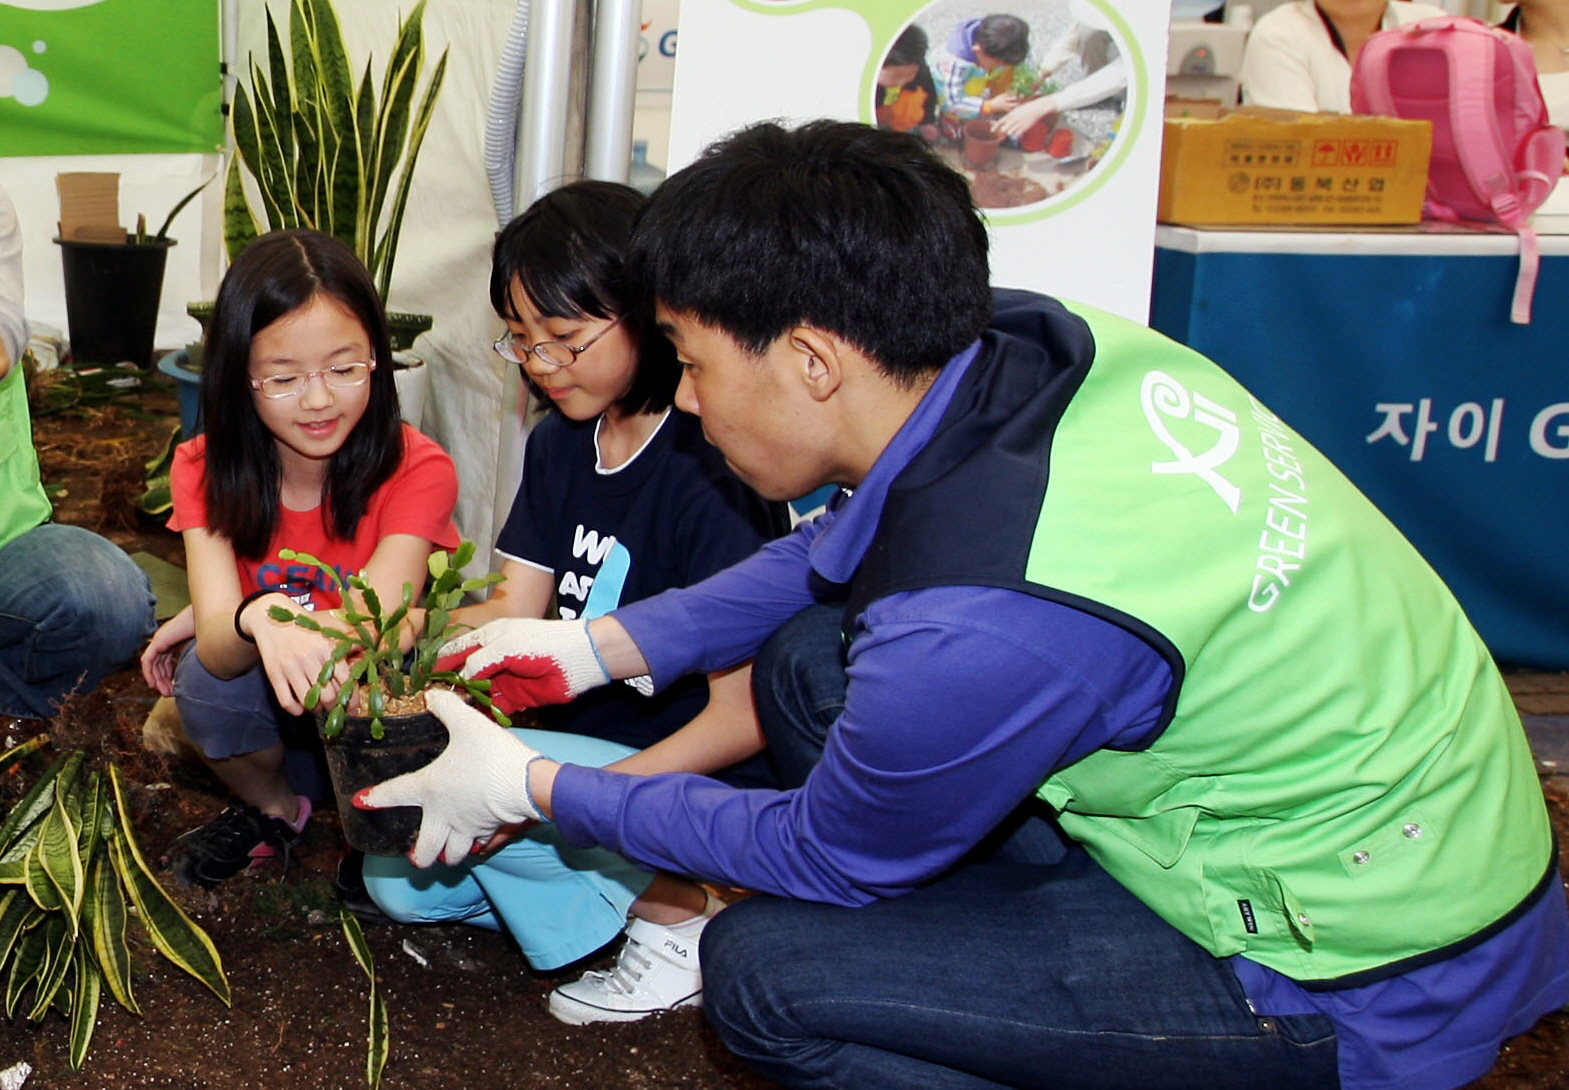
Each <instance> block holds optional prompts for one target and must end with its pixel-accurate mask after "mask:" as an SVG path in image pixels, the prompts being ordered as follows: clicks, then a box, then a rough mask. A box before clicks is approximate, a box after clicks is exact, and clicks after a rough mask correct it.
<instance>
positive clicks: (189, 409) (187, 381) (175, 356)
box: [158, 348, 202, 439]
mask: <svg viewBox="0 0 1569 1090" xmlns="http://www.w3.org/2000/svg"><path fill="white" fill-rule="evenodd" d="M158 370H160V371H162V372H163V373H164V374H166V375H168V376H169V377H170V378H172V379H174V381H175V389H176V390H178V391H179V394H180V437H181V438H182V439H190V438H191V437H193V436H195V435H197V434H199V432H200V424H201V421H200V419H199V418H200V416H201V407H202V406H201V399H200V397H198V393H197V392H198V390H199V388H200V383H201V381H202V373H201V371H200V370H199V369H197V368H193V367H191V365H190V354H189V353H187V352H186V351H185V349H183V348H182V349H180V350H179V351H178V352H170V353H168V354H166V355H165V356H164V357H163V358H162V359H161V360H159V361H158Z"/></svg>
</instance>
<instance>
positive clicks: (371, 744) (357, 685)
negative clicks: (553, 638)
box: [268, 541, 510, 855]
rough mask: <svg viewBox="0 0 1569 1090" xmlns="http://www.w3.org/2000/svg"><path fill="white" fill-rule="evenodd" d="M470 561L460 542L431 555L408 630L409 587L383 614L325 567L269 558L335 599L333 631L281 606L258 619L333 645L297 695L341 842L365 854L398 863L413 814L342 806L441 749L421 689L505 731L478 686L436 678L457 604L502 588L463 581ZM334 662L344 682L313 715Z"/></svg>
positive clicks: (484, 579)
mask: <svg viewBox="0 0 1569 1090" xmlns="http://www.w3.org/2000/svg"><path fill="white" fill-rule="evenodd" d="M474 551H475V546H474V543H473V542H471V541H465V542H464V543H463V544H462V545H460V546H459V547H458V549H457V550H456V552H454V553H453V554H452V555H450V556H449V555H448V554H447V553H445V552H440V551H438V552H433V553H431V554H430V560H429V569H430V576H431V583H430V589H429V590H428V591H427V592H426V594H425V598H424V603H423V612H424V618H423V621H421V622H418V623H416V622H415V621H413V620H412V617H413V613H414V611H415V605H414V587H413V585H412V584H409V583H405V584H403V593H402V595H401V597H400V600H399V601H398V603H397V604H396V605H393V606H392V607H391V608H387V607H386V606H385V605H384V603H383V602H382V601H381V599H380V597H379V596H378V595H377V594H376V592H375V590H374V589H373V588H372V587H371V586H370V584H369V583H367V582H366V581H365V579H364V577H363V576H361V575H350V576H348V577H347V579H346V580H340V579H339V577H338V575H337V573H336V572H335V571H334V570H333V568H332V566H331V565H330V564H323V563H322V562H321V561H319V560H317V559H316V558H315V557H313V556H310V555H309V554H306V553H301V552H296V551H295V550H293V549H282V550H280V551H279V556H281V557H282V558H283V559H284V560H298V561H299V562H300V563H302V564H309V565H312V566H313V567H316V568H318V569H320V570H321V572H322V574H323V575H324V576H325V577H326V578H327V580H328V581H329V582H331V583H332V584H333V585H334V586H335V587H336V588H337V589H338V592H339V593H340V594H341V595H342V597H343V608H342V617H343V625H342V627H339V626H337V625H334V624H332V623H331V622H326V623H324V622H323V621H321V620H318V619H317V618H316V617H313V616H312V615H311V614H309V613H295V612H294V611H292V610H290V609H287V608H285V607H283V606H273V607H272V608H271V609H270V610H268V615H269V616H270V617H272V619H273V620H275V621H282V622H292V623H293V624H297V625H299V626H300V627H301V628H305V629H309V630H310V631H312V632H319V633H321V634H322V635H324V636H326V637H328V638H329V639H330V640H332V642H333V651H332V657H331V658H330V659H329V660H328V661H327V662H326V663H325V664H324V665H323V667H322V670H321V674H320V676H319V677H318V678H317V681H316V684H315V685H313V686H311V689H310V691H309V692H308V693H307V694H306V696H305V706H306V707H307V708H310V709H311V710H312V711H314V712H315V713H316V723H317V728H318V729H319V730H320V732H321V736H322V742H323V744H324V745H325V747H326V751H327V769H328V772H329V773H330V774H331V776H332V788H333V793H334V794H335V795H336V796H337V798H338V814H339V816H340V818H341V819H342V821H343V834H344V836H345V837H346V838H347V839H348V841H349V843H350V844H351V845H353V846H354V847H356V848H359V849H360V850H361V851H363V852H366V853H367V854H370V855H402V854H404V853H406V852H407V851H408V850H409V848H410V847H412V846H413V844H414V837H415V835H416V834H417V833H418V832H419V823H420V812H419V808H418V807H411V806H400V807H392V808H389V809H385V810H359V809H356V808H355V806H354V804H353V802H352V800H353V798H354V795H355V792H357V791H359V790H360V789H362V788H365V787H370V786H371V785H373V784H378V783H381V782H382V781H383V780H387V779H390V778H392V777H393V776H398V775H401V774H402V773H404V772H412V771H414V770H416V769H419V768H423V767H424V766H425V765H427V764H429V763H430V762H431V761H432V760H434V759H435V758H436V756H437V755H438V754H440V752H441V751H442V750H443V749H444V748H446V744H447V728H446V727H444V726H443V725H442V724H441V721H440V720H439V719H437V718H436V717H435V716H434V715H431V714H430V713H429V712H426V711H425V697H424V693H425V691H426V690H427V689H428V688H430V687H431V686H432V685H440V686H445V687H447V688H451V689H456V690H458V691H460V692H464V693H466V694H467V695H468V697H469V698H470V699H471V700H473V701H474V702H475V703H476V704H479V705H480V706H481V707H483V708H484V709H485V710H486V711H488V712H489V713H490V714H491V715H492V716H493V717H494V718H495V720H496V722H497V723H499V724H501V725H502V726H508V725H510V723H509V720H508V719H507V717H506V716H505V715H503V714H502V713H501V712H500V711H499V710H497V709H496V707H495V706H494V705H493V704H491V702H490V683H489V682H488V681H472V680H469V679H467V678H464V677H461V676H460V675H459V674H457V673H456V672H455V671H451V670H439V669H437V658H438V656H439V654H440V651H441V647H442V645H443V644H444V643H446V642H447V641H448V640H449V639H451V638H452V637H453V636H455V635H457V633H458V632H459V631H461V630H462V628H463V627H464V626H462V625H461V624H459V623H457V622H455V621H454V620H453V619H452V611H453V610H454V609H455V608H456V607H457V605H458V603H459V602H460V601H461V599H462V597H463V595H465V594H467V593H470V592H472V591H477V590H479V589H480V588H482V587H486V586H489V585H491V584H493V583H498V582H500V581H501V578H502V577H501V576H500V575H499V574H496V573H492V574H489V575H484V576H478V577H474V578H469V579H465V578H464V577H463V567H464V565H466V564H467V563H468V562H469V561H470V560H472V559H473V558H474ZM345 584H346V586H345ZM405 620H408V621H409V622H410V624H411V625H412V626H413V627H414V630H415V631H414V647H413V649H412V650H411V651H409V652H404V651H403V650H401V649H400V647H399V633H400V630H401V629H402V628H403V626H404V622H405ZM340 662H346V663H348V664H349V681H348V683H347V684H345V685H342V686H340V687H339V689H338V694H337V697H336V699H334V700H333V702H332V703H331V705H330V706H322V704H321V689H322V686H323V685H325V684H326V683H327V682H328V680H329V679H331V677H332V675H333V671H334V669H335V668H336V667H337V665H338V663H340Z"/></svg>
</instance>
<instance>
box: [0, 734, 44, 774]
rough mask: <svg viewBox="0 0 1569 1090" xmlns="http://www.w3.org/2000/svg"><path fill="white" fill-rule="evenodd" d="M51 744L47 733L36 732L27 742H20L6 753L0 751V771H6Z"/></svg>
mask: <svg viewBox="0 0 1569 1090" xmlns="http://www.w3.org/2000/svg"><path fill="white" fill-rule="evenodd" d="M48 744H49V736H48V735H47V734H35V735H33V736H32V737H31V738H29V739H28V740H27V741H25V742H18V743H17V744H16V745H14V746H12V747H11V748H10V749H8V750H6V751H5V752H4V753H0V772H4V771H5V770H6V769H8V768H10V767H11V766H12V765H14V764H16V763H17V762H18V761H21V760H24V759H25V758H27V757H30V756H32V755H33V754H34V753H37V752H38V751H39V750H40V749H43V748H44V746H46V745H48Z"/></svg>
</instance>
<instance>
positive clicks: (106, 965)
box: [0, 736, 229, 1069]
mask: <svg viewBox="0 0 1569 1090" xmlns="http://www.w3.org/2000/svg"><path fill="white" fill-rule="evenodd" d="M46 742H47V738H45V737H43V736H40V737H38V738H34V739H32V740H30V741H27V742H24V743H22V744H21V745H19V746H16V747H13V748H12V749H10V750H7V751H6V752H5V753H3V754H0V768H7V767H9V766H11V765H13V764H15V763H17V762H18V761H20V760H21V759H22V758H24V757H26V756H28V755H29V754H30V753H33V752H35V751H37V750H38V749H40V748H41V747H42V746H43V745H44V744H45V743H46ZM132 916H134V917H135V918H136V919H137V920H139V921H140V923H141V927H142V930H143V931H144V932H145V933H146V935H147V938H148V939H149V940H151V942H152V945H153V946H154V947H155V948H156V949H157V950H158V952H159V953H161V954H163V956H164V957H166V958H168V959H169V960H170V961H171V962H173V963H174V964H175V965H177V966H179V967H180V968H181V969H183V970H185V971H186V972H187V973H189V974H191V975H192V976H194V977H195V978H196V979H197V980H199V981H201V982H202V983H203V984H205V985H206V986H207V987H208V988H210V989H212V991H213V993H214V994H215V995H217V996H218V998H219V999H221V1000H223V1002H224V1004H225V1005H227V1004H228V1003H229V980H228V977H227V976H225V975H224V971H223V963H222V962H221V961H220V960H219V958H218V952H217V950H216V949H214V947H213V944H212V940H211V939H209V938H208V937H207V933H206V932H205V931H203V930H202V929H201V928H200V927H199V926H197V925H196V924H195V923H194V922H192V920H191V919H190V917H189V916H187V915H186V914H185V913H184V912H183V911H182V910H181V909H180V906H179V905H177V904H176V903H175V902H174V901H173V900H172V899H171V898H170V897H169V895H168V893H166V892H165V891H164V888H163V887H162V886H161V885H160V884H159V883H158V880H157V879H156V878H155V877H153V872H152V870H151V869H150V868H149V867H148V866H147V863H146V861H145V860H144V859H143V858H142V853H141V850H140V849H139V848H138V847H137V844H136V838H135V836H134V835H133V833H132V829H131V819H130V814H129V811H128V810H127V808H126V803H125V787H124V785H123V783H122V782H121V779H120V773H119V770H118V769H117V768H116V767H115V766H114V765H113V764H110V765H109V766H108V772H107V773H103V772H99V771H98V770H97V769H91V768H88V767H87V766H86V756H85V754H84V753H83V751H81V750H76V751H74V752H72V753H69V754H66V755H64V756H62V757H60V758H59V759H57V760H56V761H55V762H54V763H53V764H52V765H51V766H50V767H49V768H48V770H47V771H45V772H44V774H43V775H42V776H41V777H39V779H38V780H37V781H36V782H35V783H34V784H33V785H32V787H31V788H30V789H29V790H28V791H27V793H26V794H25V795H24V796H23V797H22V799H21V801H19V802H18V803H16V805H14V806H13V807H12V808H11V810H10V812H9V813H7V814H6V816H5V820H4V821H3V822H0V981H3V986H4V991H5V1015H6V1018H8V1019H10V1018H14V1017H15V1016H16V1015H18V1014H21V1015H23V1016H25V1017H26V1018H27V1019H28V1020H29V1021H33V1022H40V1021H42V1020H43V1019H44V1017H45V1016H47V1015H48V1014H49V1012H50V1011H57V1012H59V1013H60V1014H62V1015H64V1016H65V1017H66V1018H68V1019H69V1020H70V1026H71V1033H70V1037H71V1044H70V1062H71V1067H72V1068H73V1069H75V1068H80V1067H81V1066H82V1061H83V1060H84V1059H85V1058H86V1056H87V1048H88V1045H89V1043H90V1042H91V1041H92V1036H93V1029H94V1027H95V1026H96V1025H97V1022H98V1005H99V1000H100V998H101V997H102V995H103V992H104V991H105V990H106V989H107V991H108V993H109V994H110V995H111V996H112V997H114V999H115V1001H116V1002H118V1003H119V1004H120V1005H121V1006H122V1007H124V1008H125V1009H126V1010H128V1011H131V1012H132V1013H133V1014H140V1013H141V1011H140V1009H139V1008H138V1007H137V1004H136V1000H135V998H134V997H133V996H132V994H131V979H132V971H131V948H130V944H129V942H128V939H127V930H128V924H129V921H130V919H131V918H132Z"/></svg>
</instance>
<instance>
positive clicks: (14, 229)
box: [0, 189, 153, 729]
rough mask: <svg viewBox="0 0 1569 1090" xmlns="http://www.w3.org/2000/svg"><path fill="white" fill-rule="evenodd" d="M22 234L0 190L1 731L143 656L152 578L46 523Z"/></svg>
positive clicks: (45, 712) (86, 538) (88, 535)
mask: <svg viewBox="0 0 1569 1090" xmlns="http://www.w3.org/2000/svg"><path fill="white" fill-rule="evenodd" d="M22 298H23V293H22V235H21V230H20V228H19V226H18V224H17V219H16V209H15V207H14V206H13V205H12V203H11V197H10V194H8V193H6V192H5V190H3V189H0V726H5V727H6V729H10V727H11V726H15V725H16V721H17V720H24V719H47V718H49V717H50V716H52V715H53V714H54V711H55V708H56V706H57V705H58V703H59V701H60V700H61V699H62V698H63V697H65V696H67V695H68V694H70V693H73V692H79V691H86V690H87V689H90V688H92V687H93V686H94V685H96V684H98V682H99V680H100V679H101V678H102V677H103V675H104V674H106V673H108V672H109V671H111V670H113V669H115V668H116V667H117V666H119V665H120V664H122V663H124V662H125V661H126V660H128V659H129V658H131V657H132V656H133V655H135V654H136V652H137V651H138V650H140V648H141V645H142V643H143V642H144V641H145V640H146V639H147V637H148V636H149V635H150V634H151V633H152V630H153V599H152V593H151V591H150V590H149V588H148V584H147V576H146V575H144V574H143V573H142V571H141V569H140V568H138V567H137V566H136V565H135V564H134V563H132V562H131V558H130V557H128V556H127V555H126V554H125V552H124V551H123V550H122V549H120V548H119V547H117V546H116V545H114V544H113V543H111V542H109V541H106V540H105V539H104V538H102V537H99V536H98V535H97V534H94V533H92V532H91V531H88V530H84V529H82V528H80V527H77V526H59V525H56V524H55V523H53V522H51V521H49V520H50V514H51V509H50V505H49V497H48V496H47V495H45V493H44V489H43V485H42V484H41V483H40V482H39V478H38V455H37V453H36V452H35V451H34V450H33V439H32V427H31V424H30V423H29V419H28V411H27V378H26V376H25V375H24V374H23V372H22V366H21V359H22V351H23V349H25V348H26V347H27V323H26V320H25V317H24V312H23V309H22Z"/></svg>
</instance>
